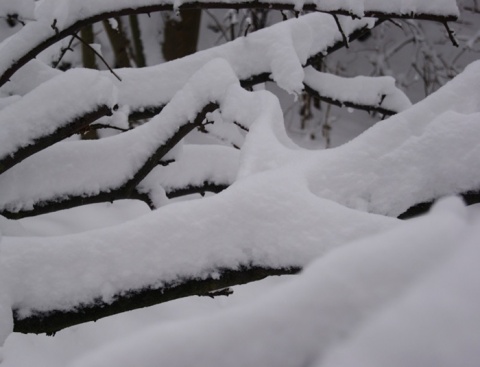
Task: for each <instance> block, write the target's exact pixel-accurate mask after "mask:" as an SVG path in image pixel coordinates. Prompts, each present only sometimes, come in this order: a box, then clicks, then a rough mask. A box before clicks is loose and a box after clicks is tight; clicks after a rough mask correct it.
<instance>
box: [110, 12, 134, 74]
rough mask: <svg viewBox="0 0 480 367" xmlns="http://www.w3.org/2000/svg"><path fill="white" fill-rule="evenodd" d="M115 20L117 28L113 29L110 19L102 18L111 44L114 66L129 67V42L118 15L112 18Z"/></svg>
mask: <svg viewBox="0 0 480 367" xmlns="http://www.w3.org/2000/svg"><path fill="white" fill-rule="evenodd" d="M113 19H115V21H116V22H117V29H114V28H113V26H112V24H110V21H108V20H104V21H103V27H104V28H105V31H106V32H107V36H108V40H109V41H110V45H111V46H112V51H113V55H114V58H115V64H114V65H115V66H114V67H115V68H129V67H131V66H132V65H131V64H130V57H129V55H128V47H129V44H130V41H129V39H128V38H127V36H126V34H125V32H124V31H123V25H122V19H121V18H120V17H116V18H113Z"/></svg>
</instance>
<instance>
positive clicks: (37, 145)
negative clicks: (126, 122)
mask: <svg viewBox="0 0 480 367" xmlns="http://www.w3.org/2000/svg"><path fill="white" fill-rule="evenodd" d="M66 91H67V92H66ZM115 91H116V89H115V86H114V85H113V84H112V83H111V82H110V80H109V79H107V78H104V77H103V76H102V75H101V74H100V73H99V72H98V71H92V70H72V71H70V72H68V73H65V74H64V75H60V76H58V77H56V78H53V79H52V80H50V81H48V82H46V83H44V84H42V85H40V86H39V87H38V88H36V89H34V90H33V91H32V92H30V93H28V94H27V95H26V96H24V97H23V98H21V99H20V100H19V101H17V102H15V103H13V104H12V105H10V106H8V107H6V108H4V109H3V110H1V111H0V130H1V134H0V174H1V173H3V172H5V171H6V170H8V169H9V168H11V167H13V166H15V165H16V164H18V163H20V162H21V161H23V160H24V159H26V158H28V157H29V156H31V155H33V154H35V153H37V152H39V151H41V150H43V149H45V148H47V147H49V146H51V145H53V144H55V143H56V142H58V141H61V140H63V139H64V138H66V137H68V136H71V135H73V134H75V133H77V132H78V131H79V130H81V129H82V128H85V127H86V126H88V124H90V123H91V122H93V121H95V120H97V119H98V118H100V117H102V116H106V115H111V114H112V110H113V109H114V108H115V105H116V98H115V95H116V93H115ZM45 96H49V99H48V101H45ZM32 112H34V113H32Z"/></svg>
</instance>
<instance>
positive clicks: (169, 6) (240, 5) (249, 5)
mask: <svg viewBox="0 0 480 367" xmlns="http://www.w3.org/2000/svg"><path fill="white" fill-rule="evenodd" d="M148 3H149V5H141V4H140V5H138V6H135V7H132V6H127V7H125V8H115V7H112V9H110V10H106V11H103V12H101V13H98V14H91V15H87V16H86V17H85V18H81V19H77V20H75V21H74V22H73V23H71V24H68V25H67V26H66V27H65V28H63V29H61V28H57V30H56V31H54V32H53V34H52V33H50V34H46V35H45V37H44V38H43V39H42V40H40V41H39V42H38V43H37V44H35V45H32V47H31V48H29V49H28V50H27V51H25V52H22V51H20V52H19V54H18V55H9V57H11V58H12V60H14V61H13V62H12V63H10V64H9V65H8V66H6V67H5V68H4V70H0V72H1V75H0V86H2V85H4V84H5V83H7V82H8V81H9V79H10V77H11V76H12V75H13V74H15V72H16V71H17V70H19V69H20V68H21V67H22V66H24V65H25V64H26V63H27V62H28V61H30V60H32V59H34V58H35V57H36V56H37V55H39V54H40V53H41V52H42V51H44V50H45V49H47V48H48V47H50V46H52V45H53V44H55V43H57V42H59V41H61V40H62V39H63V38H65V37H68V36H72V35H75V34H76V33H77V32H79V31H80V30H81V29H82V28H84V27H85V26H88V25H91V24H94V23H97V22H100V21H103V20H106V19H109V18H114V17H120V16H125V15H134V14H144V13H147V14H148V13H152V12H157V11H164V10H183V9H271V10H296V11H299V10H304V11H320V12H325V13H330V14H339V15H347V16H351V17H353V18H359V15H358V14H355V13H352V12H351V11H350V10H346V9H341V8H338V9H322V6H321V4H317V2H313V1H312V2H310V1H307V2H305V4H304V5H303V8H302V9H296V8H295V4H294V3H293V2H291V3H288V2H286V3H269V2H262V1H258V0H256V1H250V2H197V1H193V2H185V3H183V4H182V5H181V6H180V7H179V8H178V9H175V5H174V2H173V1H172V2H170V3H166V2H164V1H161V2H159V3H158V4H151V1H149V2H148ZM363 16H365V17H376V18H382V19H389V18H408V19H412V18H413V19H424V20H433V21H438V22H442V23H446V22H449V21H456V20H457V15H456V14H453V13H452V14H445V15H436V14H428V13H401V12H399V13H394V12H385V11H382V10H374V9H372V10H368V9H367V10H366V11H365V12H364V14H363ZM54 24H56V22H55V20H54ZM56 27H57V26H56ZM25 30H26V31H25ZM22 31H24V32H22ZM22 31H20V32H19V33H18V36H17V37H23V39H28V38H29V37H28V29H27V27H26V28H24V29H23V30H22ZM35 31H36V30H35ZM20 33H21V34H20ZM24 33H27V34H24ZM26 36H27V37H26ZM15 37H16V36H13V38H15ZM11 41H13V42H14V39H12V40H11Z"/></svg>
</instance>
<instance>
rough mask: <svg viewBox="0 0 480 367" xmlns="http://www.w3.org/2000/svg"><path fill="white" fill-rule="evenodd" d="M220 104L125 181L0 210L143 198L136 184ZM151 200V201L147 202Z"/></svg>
mask: <svg viewBox="0 0 480 367" xmlns="http://www.w3.org/2000/svg"><path fill="white" fill-rule="evenodd" d="M216 108H218V105H217V104H216V103H208V104H207V105H206V106H204V107H203V109H202V110H201V111H200V112H199V113H198V114H197V116H196V118H195V119H194V121H192V122H187V123H185V124H183V125H181V126H180V127H179V128H178V129H177V131H176V132H174V133H173V135H172V136H171V137H170V138H169V139H167V140H166V141H165V142H164V143H163V144H162V145H160V146H159V147H158V148H157V149H156V150H155V151H154V152H153V154H152V155H151V156H150V157H149V158H148V159H147V160H146V161H145V162H144V164H143V165H142V166H141V167H140V168H139V169H137V171H136V172H135V174H134V175H133V176H132V177H131V178H130V179H128V180H127V181H125V182H123V183H122V182H119V183H118V186H117V188H113V189H112V188H111V187H102V188H100V190H99V191H98V192H97V193H95V194H93V195H88V194H81V195H71V194H67V193H65V194H62V195H61V196H59V197H57V196H55V197H51V198H49V199H47V200H42V201H38V202H36V203H33V204H32V205H31V206H28V207H26V208H22V209H21V210H18V211H16V210H10V209H8V208H4V209H3V210H0V214H1V215H3V216H5V217H6V218H9V219H20V218H25V217H31V216H36V215H40V214H46V213H50V212H54V211H58V210H63V209H70V208H73V207H76V206H80V205H87V204H95V203H101V202H112V201H115V200H121V199H131V198H137V199H138V198H140V199H142V198H143V197H144V196H142V195H139V194H138V193H137V192H136V190H135V189H136V187H137V185H138V184H139V183H140V181H142V180H143V179H144V178H145V177H146V176H147V174H148V173H149V172H150V171H151V170H152V169H153V168H154V167H156V166H157V164H158V162H160V161H161V159H162V158H163V157H164V156H165V155H166V154H167V153H168V152H169V151H170V150H171V149H172V148H173V147H174V146H175V145H176V144H177V143H178V142H179V141H180V140H182V139H183V138H184V137H185V136H186V135H187V134H188V133H189V132H191V131H192V130H193V129H195V128H197V127H199V126H201V124H202V122H203V120H204V119H205V116H206V114H207V113H209V112H212V111H213V110H215V109H216ZM147 203H148V202H147Z"/></svg>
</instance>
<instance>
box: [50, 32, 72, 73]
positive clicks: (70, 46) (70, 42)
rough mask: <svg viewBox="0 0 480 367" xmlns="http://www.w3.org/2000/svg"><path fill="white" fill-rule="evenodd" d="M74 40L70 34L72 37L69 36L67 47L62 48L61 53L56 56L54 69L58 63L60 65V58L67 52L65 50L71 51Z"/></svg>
mask: <svg viewBox="0 0 480 367" xmlns="http://www.w3.org/2000/svg"><path fill="white" fill-rule="evenodd" d="M74 40H75V37H74V36H72V38H70V41H69V42H68V45H67V47H64V48H62V53H61V54H60V57H59V58H58V60H57V61H55V62H54V63H53V68H54V69H56V68H57V67H58V65H60V61H62V59H63V57H64V56H65V54H66V53H67V51H73V48H72V44H73V41H74Z"/></svg>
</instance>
